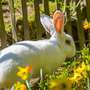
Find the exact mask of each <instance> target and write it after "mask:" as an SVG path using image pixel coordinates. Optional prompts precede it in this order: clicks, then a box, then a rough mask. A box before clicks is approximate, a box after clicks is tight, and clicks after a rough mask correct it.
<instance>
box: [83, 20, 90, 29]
mask: <svg viewBox="0 0 90 90" xmlns="http://www.w3.org/2000/svg"><path fill="white" fill-rule="evenodd" d="M83 28H84V29H85V30H87V29H89V28H90V22H88V21H87V20H85V21H84V23H83Z"/></svg>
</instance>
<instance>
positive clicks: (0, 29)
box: [0, 0, 7, 49]
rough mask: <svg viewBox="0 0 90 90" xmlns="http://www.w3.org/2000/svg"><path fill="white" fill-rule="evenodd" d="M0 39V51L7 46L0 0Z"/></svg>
mask: <svg viewBox="0 0 90 90" xmlns="http://www.w3.org/2000/svg"><path fill="white" fill-rule="evenodd" d="M0 38H1V42H0V43H1V49H3V48H5V47H6V46H7V34H6V31H5V26H4V20H3V11H2V0H0Z"/></svg>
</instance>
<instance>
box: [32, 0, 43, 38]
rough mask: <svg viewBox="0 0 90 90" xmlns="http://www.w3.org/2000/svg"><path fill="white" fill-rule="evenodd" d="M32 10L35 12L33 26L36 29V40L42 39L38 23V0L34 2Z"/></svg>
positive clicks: (40, 27)
mask: <svg viewBox="0 0 90 90" xmlns="http://www.w3.org/2000/svg"><path fill="white" fill-rule="evenodd" d="M34 10H35V25H36V27H37V39H40V38H41V37H42V31H43V30H42V26H41V23H40V9H39V0H34Z"/></svg>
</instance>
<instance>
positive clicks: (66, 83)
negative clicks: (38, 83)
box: [49, 79, 72, 90]
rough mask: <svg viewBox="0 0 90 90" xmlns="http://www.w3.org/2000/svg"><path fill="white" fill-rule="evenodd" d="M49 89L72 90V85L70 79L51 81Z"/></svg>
mask: <svg viewBox="0 0 90 90" xmlns="http://www.w3.org/2000/svg"><path fill="white" fill-rule="evenodd" d="M49 88H50V90H71V88H72V83H71V81H70V80H68V79H62V80H57V79H55V80H51V81H50V82H49Z"/></svg>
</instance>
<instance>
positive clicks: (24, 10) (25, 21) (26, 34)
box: [21, 0, 30, 40]
mask: <svg viewBox="0 0 90 90" xmlns="http://www.w3.org/2000/svg"><path fill="white" fill-rule="evenodd" d="M21 3H22V14H23V29H24V39H25V40H29V39H30V38H29V23H28V15H27V4H26V3H27V0H21Z"/></svg>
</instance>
